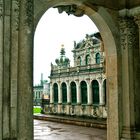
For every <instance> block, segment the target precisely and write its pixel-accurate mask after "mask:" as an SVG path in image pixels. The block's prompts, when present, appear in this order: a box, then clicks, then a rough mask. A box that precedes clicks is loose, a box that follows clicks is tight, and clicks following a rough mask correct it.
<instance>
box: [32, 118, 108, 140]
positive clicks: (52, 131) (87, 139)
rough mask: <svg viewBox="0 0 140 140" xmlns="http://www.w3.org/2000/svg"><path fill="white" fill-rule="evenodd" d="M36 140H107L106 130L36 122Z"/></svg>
mask: <svg viewBox="0 0 140 140" xmlns="http://www.w3.org/2000/svg"><path fill="white" fill-rule="evenodd" d="M34 140H107V138H106V130H104V129H97V128H91V127H84V126H76V125H69V124H63V123H57V122H49V121H42V120H34Z"/></svg>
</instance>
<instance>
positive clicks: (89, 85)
mask: <svg viewBox="0 0 140 140" xmlns="http://www.w3.org/2000/svg"><path fill="white" fill-rule="evenodd" d="M91 90H92V89H91V83H90V80H87V96H88V105H92V103H93V101H92V96H93V95H92V92H91Z"/></svg>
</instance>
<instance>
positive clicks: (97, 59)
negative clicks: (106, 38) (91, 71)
mask: <svg viewBox="0 0 140 140" xmlns="http://www.w3.org/2000/svg"><path fill="white" fill-rule="evenodd" d="M95 59H96V64H100V59H101V56H100V53H97V54H96V58H95Z"/></svg>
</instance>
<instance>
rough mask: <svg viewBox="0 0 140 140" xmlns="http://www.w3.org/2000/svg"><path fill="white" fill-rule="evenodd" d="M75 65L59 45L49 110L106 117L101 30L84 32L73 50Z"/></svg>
mask: <svg viewBox="0 0 140 140" xmlns="http://www.w3.org/2000/svg"><path fill="white" fill-rule="evenodd" d="M72 52H73V57H74V66H70V60H69V58H67V57H66V56H65V53H66V52H65V48H64V45H62V47H61V50H60V58H58V59H56V60H55V62H56V65H53V64H51V74H50V113H51V114H59V115H61V114H63V115H72V116H87V117H98V118H107V107H106V72H105V53H104V45H103V42H102V39H101V36H100V33H99V32H98V33H95V34H92V35H88V34H87V35H86V37H85V39H83V40H82V41H80V42H79V43H76V42H74V49H73V50H72Z"/></svg>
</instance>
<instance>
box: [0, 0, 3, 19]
mask: <svg viewBox="0 0 140 140" xmlns="http://www.w3.org/2000/svg"><path fill="white" fill-rule="evenodd" d="M2 16H3V0H0V18H1V17H2Z"/></svg>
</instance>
